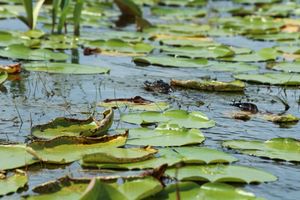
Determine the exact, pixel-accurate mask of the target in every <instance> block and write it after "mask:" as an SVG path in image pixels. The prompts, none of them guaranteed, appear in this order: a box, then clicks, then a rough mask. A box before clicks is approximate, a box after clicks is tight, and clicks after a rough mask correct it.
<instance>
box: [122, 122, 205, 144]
mask: <svg viewBox="0 0 300 200" xmlns="http://www.w3.org/2000/svg"><path fill="white" fill-rule="evenodd" d="M129 132H130V135H129V138H128V140H127V144H130V145H143V146H147V145H150V146H183V145H188V144H200V143H202V142H203V141H204V140H205V137H204V135H203V134H202V133H201V131H199V130H198V129H186V128H180V127H179V126H178V125H176V124H161V125H159V126H158V127H157V128H155V129H154V130H152V129H148V128H136V129H130V130H129Z"/></svg>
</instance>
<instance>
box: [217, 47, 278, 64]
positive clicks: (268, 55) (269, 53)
mask: <svg viewBox="0 0 300 200" xmlns="http://www.w3.org/2000/svg"><path fill="white" fill-rule="evenodd" d="M278 56H279V53H278V52H277V50H276V49H273V48H264V49H261V50H259V51H256V52H253V53H250V54H238V55H235V56H234V57H226V58H221V59H219V60H223V61H234V62H262V61H270V60H276V58H277V57H278Z"/></svg>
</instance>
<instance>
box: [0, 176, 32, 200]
mask: <svg viewBox="0 0 300 200" xmlns="http://www.w3.org/2000/svg"><path fill="white" fill-rule="evenodd" d="M27 182H28V177H27V174H26V173H25V172H20V171H17V172H16V173H15V174H14V175H12V176H9V177H5V178H4V179H1V178H0V196H3V195H6V194H10V193H13V192H16V191H17V190H18V189H20V188H23V187H25V185H26V184H27Z"/></svg>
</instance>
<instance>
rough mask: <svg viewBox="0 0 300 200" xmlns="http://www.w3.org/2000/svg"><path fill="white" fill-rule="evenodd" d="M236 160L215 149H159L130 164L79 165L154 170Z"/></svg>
mask: <svg viewBox="0 0 300 200" xmlns="http://www.w3.org/2000/svg"><path fill="white" fill-rule="evenodd" d="M235 161H237V159H236V158H235V157H233V156H231V155H229V154H226V153H224V152H221V151H217V150H215V149H209V148H204V147H177V148H163V149H159V152H158V153H157V154H156V157H155V158H151V159H148V160H144V161H139V162H132V163H103V162H102V163H101V162H94V163H91V162H89V163H88V162H84V161H81V165H82V166H83V167H87V168H103V169H154V168H158V167H160V166H162V165H165V164H168V166H174V165H176V164H177V163H191V164H214V163H231V162H235Z"/></svg>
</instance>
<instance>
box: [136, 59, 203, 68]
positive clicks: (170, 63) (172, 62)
mask: <svg viewBox="0 0 300 200" xmlns="http://www.w3.org/2000/svg"><path fill="white" fill-rule="evenodd" d="M133 61H134V62H135V63H140V64H146V65H159V66H163V67H192V68H198V67H204V66H206V65H207V63H208V61H207V60H206V59H189V58H175V57H171V56H145V57H134V58H133Z"/></svg>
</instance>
